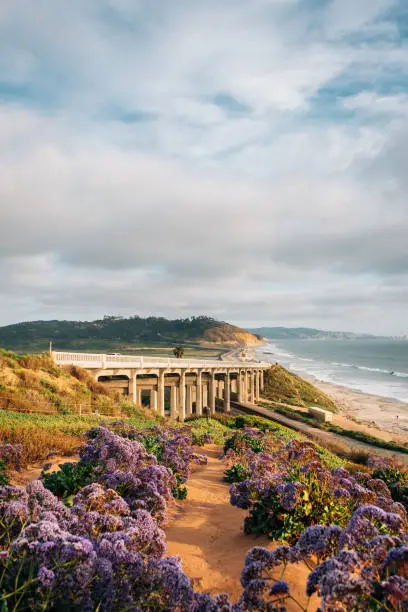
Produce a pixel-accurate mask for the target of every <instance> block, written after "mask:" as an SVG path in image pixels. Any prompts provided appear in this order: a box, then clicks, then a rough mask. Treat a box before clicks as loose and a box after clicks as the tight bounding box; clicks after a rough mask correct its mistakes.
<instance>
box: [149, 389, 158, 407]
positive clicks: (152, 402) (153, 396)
mask: <svg viewBox="0 0 408 612" xmlns="http://www.w3.org/2000/svg"><path fill="white" fill-rule="evenodd" d="M150 410H154V412H156V410H157V389H151V391H150Z"/></svg>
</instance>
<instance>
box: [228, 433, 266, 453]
mask: <svg viewBox="0 0 408 612" xmlns="http://www.w3.org/2000/svg"><path fill="white" fill-rule="evenodd" d="M245 448H250V449H251V450H252V451H253V452H254V453H261V452H262V451H264V450H265V440H264V439H263V438H261V437H254V436H252V435H249V434H247V433H245V430H244V432H242V431H238V432H237V433H235V434H234V435H233V436H231V438H228V439H227V440H226V441H225V444H224V453H226V452H227V451H228V450H230V449H231V450H234V451H236V452H239V451H242V450H243V449H245Z"/></svg>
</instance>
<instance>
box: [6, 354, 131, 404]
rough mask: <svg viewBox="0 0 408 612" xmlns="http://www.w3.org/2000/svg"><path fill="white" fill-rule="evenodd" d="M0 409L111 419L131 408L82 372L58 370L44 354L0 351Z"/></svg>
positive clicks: (64, 368)
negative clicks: (91, 415) (92, 414)
mask: <svg viewBox="0 0 408 612" xmlns="http://www.w3.org/2000/svg"><path fill="white" fill-rule="evenodd" d="M0 409H8V410H14V411H18V412H41V413H44V412H45V413H47V412H49V413H55V412H59V413H62V414H63V413H79V412H81V413H90V412H95V411H96V412H98V413H100V414H105V415H115V414H120V413H122V412H128V411H131V410H132V409H133V405H132V404H129V403H128V402H126V401H125V400H123V398H121V396H119V394H118V393H117V392H116V391H114V390H112V389H109V388H108V387H105V385H103V384H102V383H98V382H96V381H95V380H94V379H93V378H92V377H91V375H90V374H89V373H88V372H87V371H86V370H83V369H81V368H77V367H75V366H66V367H58V366H56V365H55V363H54V362H53V360H52V359H51V358H50V357H49V356H48V355H46V354H40V355H17V354H16V353H12V352H11V351H4V350H0Z"/></svg>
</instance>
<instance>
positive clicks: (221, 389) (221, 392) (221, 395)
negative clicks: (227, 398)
mask: <svg viewBox="0 0 408 612" xmlns="http://www.w3.org/2000/svg"><path fill="white" fill-rule="evenodd" d="M223 398H224V381H223V380H219V381H218V399H223Z"/></svg>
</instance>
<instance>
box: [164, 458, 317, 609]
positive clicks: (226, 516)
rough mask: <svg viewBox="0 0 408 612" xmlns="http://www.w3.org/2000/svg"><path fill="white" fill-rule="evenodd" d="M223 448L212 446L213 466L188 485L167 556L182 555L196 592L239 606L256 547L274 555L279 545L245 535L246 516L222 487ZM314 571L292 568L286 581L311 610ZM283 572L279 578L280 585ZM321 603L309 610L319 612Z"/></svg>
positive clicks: (210, 461) (298, 566) (171, 524)
mask: <svg viewBox="0 0 408 612" xmlns="http://www.w3.org/2000/svg"><path fill="white" fill-rule="evenodd" d="M220 451H221V447H218V446H208V447H206V451H205V452H206V454H207V455H208V465H207V466H206V467H203V468H200V469H199V470H197V471H195V472H194V473H193V474H192V476H191V478H190V480H189V482H188V498H187V500H186V501H185V502H180V504H179V505H178V509H177V513H176V514H175V515H174V516H173V518H172V519H171V521H170V522H169V525H168V527H167V528H166V535H167V544H168V553H169V555H178V556H180V557H181V559H182V562H183V568H184V571H185V572H186V573H187V574H188V576H190V578H191V579H192V580H193V583H194V586H195V588H196V590H198V591H201V592H205V591H209V592H211V593H212V594H215V593H225V592H226V593H229V594H230V596H231V598H232V600H233V601H237V600H238V598H239V596H240V594H241V592H242V587H241V584H240V574H241V571H242V568H243V566H244V560H245V555H246V553H247V552H248V550H249V549H250V548H252V547H253V546H265V547H266V548H268V549H269V550H273V549H274V548H276V546H278V543H277V542H271V540H269V539H268V538H266V537H257V538H255V537H253V536H246V535H244V532H243V525H244V517H245V516H246V511H245V510H239V509H238V508H234V507H233V506H231V504H230V502H229V493H228V488H229V485H228V484H227V483H224V482H223V481H222V477H223V471H224V465H223V462H222V461H220V460H219V459H218V456H219V454H220ZM308 574H309V570H308V569H307V567H306V566H305V565H304V564H296V565H293V566H289V567H288V568H287V570H286V573H285V576H284V579H285V580H286V581H287V582H288V583H289V585H290V587H291V593H292V595H293V596H294V597H295V598H296V599H298V600H299V601H300V602H301V603H302V604H303V605H305V604H306V602H307V598H306V596H305V584H306V578H307V575H308ZM279 577H280V573H279V571H278V572H277V573H276V578H277V579H279ZM317 607H318V602H317V598H315V599H313V600H312V601H311V603H310V605H309V608H308V609H309V610H310V611H313V610H316V609H317ZM287 609H288V610H289V611H290V612H291V611H292V610H293V612H294V611H295V610H296V611H297V612H298V611H299V606H297V605H296V604H295V603H294V602H292V601H288V602H287Z"/></svg>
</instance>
